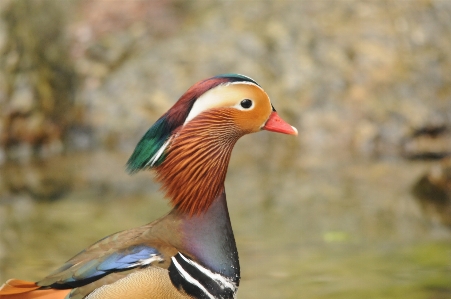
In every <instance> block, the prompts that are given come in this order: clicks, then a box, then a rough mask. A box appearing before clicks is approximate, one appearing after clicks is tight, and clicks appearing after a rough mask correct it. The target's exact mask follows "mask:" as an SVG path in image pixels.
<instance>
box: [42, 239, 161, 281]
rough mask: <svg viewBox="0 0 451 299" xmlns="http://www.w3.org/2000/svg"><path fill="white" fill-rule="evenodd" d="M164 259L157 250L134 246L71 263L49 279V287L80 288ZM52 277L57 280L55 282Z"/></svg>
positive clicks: (144, 246)
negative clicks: (114, 274)
mask: <svg viewBox="0 0 451 299" xmlns="http://www.w3.org/2000/svg"><path fill="white" fill-rule="evenodd" d="M162 259H163V257H162V255H161V253H160V252H159V251H158V250H157V249H155V248H153V247H149V246H146V245H134V246H131V247H128V248H125V249H122V250H120V251H115V252H112V253H110V254H106V255H103V256H102V257H100V258H97V259H92V260H88V261H84V262H81V263H76V264H72V263H71V261H69V262H68V263H66V264H64V265H63V266H62V267H61V268H59V269H58V270H56V271H55V272H54V273H52V274H51V275H50V276H49V277H48V279H50V280H53V282H51V283H50V284H48V286H50V287H53V288H57V289H62V288H63V289H64V288H74V287H79V286H83V285H86V284H88V283H90V282H93V281H95V280H97V279H99V278H101V277H103V276H105V275H108V274H109V273H112V272H119V271H124V270H127V269H132V268H136V267H141V266H146V265H149V264H150V263H151V262H153V261H161V260H162ZM52 277H53V278H57V279H56V280H54V279H52ZM40 285H43V286H45V285H46V284H45V280H44V281H42V282H40Z"/></svg>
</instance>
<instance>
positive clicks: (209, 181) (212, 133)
mask: <svg viewBox="0 0 451 299" xmlns="http://www.w3.org/2000/svg"><path fill="white" fill-rule="evenodd" d="M242 135H243V133H241V132H240V130H239V129H238V128H237V126H236V124H235V123H234V121H233V118H232V115H231V113H230V111H229V110H227V109H216V110H211V111H209V112H204V113H202V114H200V115H198V116H197V117H196V118H194V119H192V120H191V121H189V122H188V123H187V124H185V125H184V126H183V127H182V128H181V129H180V130H179V131H178V132H175V133H174V134H173V137H172V141H171V144H170V146H169V147H168V149H167V152H166V157H165V158H164V161H163V163H162V164H161V165H159V166H158V167H156V179H157V181H159V182H160V183H161V185H162V189H163V190H164V191H165V195H166V197H167V198H169V199H170V200H171V203H172V205H173V206H174V207H175V208H176V209H177V210H178V211H179V212H181V213H186V214H188V215H189V216H193V215H201V214H202V213H205V212H206V211H207V210H208V208H209V207H210V205H211V204H212V203H213V201H214V200H215V199H216V198H217V197H218V196H219V195H221V194H222V193H223V192H224V181H225V177H226V173H227V167H228V164H229V161H230V156H231V153H232V149H233V147H234V145H235V143H236V141H237V140H238V139H239V138H240V137H241V136H242Z"/></svg>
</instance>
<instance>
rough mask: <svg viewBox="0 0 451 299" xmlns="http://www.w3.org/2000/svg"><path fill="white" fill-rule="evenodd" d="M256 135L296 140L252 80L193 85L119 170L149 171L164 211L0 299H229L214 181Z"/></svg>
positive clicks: (224, 212)
mask: <svg viewBox="0 0 451 299" xmlns="http://www.w3.org/2000/svg"><path fill="white" fill-rule="evenodd" d="M262 130H266V131H272V132H277V133H283V134H288V135H297V134H298V132H297V130H296V128H295V127H293V126H291V125H290V124H288V123H287V122H286V121H284V120H283V119H282V118H281V117H280V116H279V114H278V113H277V112H276V110H275V109H274V106H273V105H272V104H271V101H270V98H269V96H268V94H267V93H266V92H265V91H264V90H263V88H262V87H261V86H260V85H259V84H258V83H257V82H255V81H254V80H253V79H251V78H249V77H247V76H244V75H240V74H222V75H218V76H214V77H211V78H208V79H205V80H202V81H200V82H197V83H196V84H194V85H193V86H192V87H190V88H189V89H188V90H187V91H186V92H185V93H184V94H183V95H182V96H181V97H180V98H179V99H178V101H177V102H175V104H174V105H173V106H172V107H171V108H170V109H169V110H168V111H167V112H166V113H165V114H163V115H162V116H161V117H160V118H159V119H158V120H157V121H156V122H155V124H153V125H152V126H151V127H150V129H149V130H148V131H147V132H146V133H145V134H144V136H143V137H142V138H141V140H140V141H139V142H138V144H137V146H136V148H135V150H134V151H133V153H132V155H131V157H130V158H129V160H128V161H127V164H126V168H127V171H128V172H129V173H131V174H134V173H136V172H138V171H142V170H151V169H152V170H154V171H155V180H156V181H157V182H158V183H159V184H160V185H161V190H162V192H163V193H164V195H165V198H167V199H168V200H169V202H170V205H171V206H172V209H171V211H170V212H169V213H168V214H167V215H165V216H163V217H162V218H160V219H157V220H155V221H153V222H151V223H149V224H146V225H143V226H141V227H137V228H132V229H128V230H124V231H121V232H117V233H115V234H112V235H110V236H107V237H105V238H103V239H101V240H99V241H98V242H96V243H94V244H93V245H91V246H89V247H87V248H86V249H84V250H83V251H81V252H80V253H78V254H77V255H75V256H74V257H73V258H71V259H69V260H68V261H67V262H66V263H64V264H63V265H62V266H61V267H60V268H58V269H57V270H55V271H54V272H53V273H51V274H49V275H48V276H47V277H45V278H43V279H42V280H40V281H37V282H31V281H24V280H19V279H10V280H8V281H6V282H5V283H4V284H3V285H2V286H1V288H0V299H19V298H21V299H31V298H39V299H63V298H64V299H82V298H86V299H119V298H121V299H122V298H133V299H152V298H158V299H194V298H196V299H216V298H221V299H229V298H236V294H237V290H238V286H239V284H240V264H239V259H238V251H237V246H236V243H235V238H234V234H233V230H232V225H231V222H230V217H229V212H228V208H227V201H226V193H225V188H224V182H225V178H226V173H227V168H228V164H229V160H230V157H231V153H232V149H233V147H234V145H235V143H236V142H237V140H238V139H239V138H241V137H242V136H244V135H247V134H251V133H256V132H259V131H262Z"/></svg>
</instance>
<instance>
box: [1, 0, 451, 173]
mask: <svg viewBox="0 0 451 299" xmlns="http://www.w3.org/2000/svg"><path fill="white" fill-rule="evenodd" d="M0 13H1V22H0V53H1V55H0V164H3V163H7V161H15V162H19V163H21V162H23V161H29V160H30V159H35V158H37V159H42V158H45V157H48V156H53V155H58V154H62V153H70V152H74V151H80V150H83V151H85V150H97V149H108V150H119V151H126V152H131V150H132V149H133V147H134V145H135V144H136V142H137V140H139V138H140V137H141V135H142V134H143V133H144V132H145V131H146V130H147V128H148V127H149V126H150V125H151V124H152V123H153V121H155V120H156V119H157V117H159V116H160V115H161V114H162V113H163V112H164V111H165V110H166V109H168V108H169V107H170V106H171V105H172V104H173V103H174V102H175V101H176V100H177V99H178V97H179V96H180V95H181V94H182V93H183V92H184V91H185V90H186V89H187V88H188V87H189V86H191V85H192V84H193V83H195V82H196V81H198V80H201V79H203V78H207V77H210V76H213V75H215V74H219V73H228V72H236V73H242V74H246V75H248V76H250V77H252V78H254V79H255V80H256V81H257V82H259V83H260V84H261V85H262V86H264V88H265V90H266V91H267V92H268V94H269V95H270V97H271V98H272V99H273V102H274V104H275V106H276V108H277V109H278V111H280V114H281V115H283V117H284V118H286V119H287V120H288V121H290V122H291V123H293V125H295V126H297V127H298V129H299V131H300V134H299V139H298V140H297V141H296V142H295V143H293V144H290V147H291V148H290V149H287V146H286V145H281V144H277V143H276V142H272V141H273V140H274V139H273V138H274V137H272V136H269V137H266V136H263V135H259V134H257V135H256V136H252V137H251V138H247V139H246V140H245V141H243V143H244V144H245V145H246V146H247V147H248V148H249V149H250V150H251V151H252V150H255V151H256V152H259V149H258V147H259V146H257V145H254V144H259V145H260V146H261V142H260V141H259V142H255V140H256V139H258V138H260V139H262V140H263V141H264V142H266V143H267V145H268V146H270V147H271V148H272V151H270V153H274V152H277V153H279V155H282V156H283V155H288V153H287V151H288V152H289V154H290V156H293V155H294V157H298V156H300V155H302V154H304V153H305V154H313V155H330V154H331V153H334V154H336V155H340V153H348V154H352V155H358V156H365V157H370V158H381V157H382V158H387V157H388V158H407V159H440V158H443V157H446V156H448V155H449V154H450V153H451V72H450V71H449V70H450V69H451V2H450V1H440V0H436V1H434V0H416V1H271V0H267V1H181V0H161V1H138V0H137V1H102V0H94V1H87V0H78V1H58V0H36V1H27V0H5V1H2V2H1V3H0ZM284 153H285V154H284ZM237 154H238V155H239V153H237Z"/></svg>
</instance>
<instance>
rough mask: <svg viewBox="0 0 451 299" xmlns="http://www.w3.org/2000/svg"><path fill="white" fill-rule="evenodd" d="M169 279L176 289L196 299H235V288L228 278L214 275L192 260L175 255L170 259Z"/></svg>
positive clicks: (179, 254) (217, 274)
mask: <svg viewBox="0 0 451 299" xmlns="http://www.w3.org/2000/svg"><path fill="white" fill-rule="evenodd" d="M168 270H169V277H170V278H171V281H172V284H173V285H174V286H175V287H176V288H177V289H179V290H180V289H181V288H182V289H183V290H184V291H185V292H186V293H187V294H188V295H190V296H193V297H194V298H198V299H217V298H218V299H232V298H235V294H236V290H237V286H236V284H235V283H234V282H232V281H231V280H230V279H229V278H227V277H225V276H222V275H220V274H219V273H214V272H212V271H211V270H209V269H207V268H205V267H203V266H201V265H199V264H198V263H196V262H194V261H193V260H191V259H189V258H187V257H185V256H183V255H182V254H181V253H178V254H176V255H175V256H174V257H172V259H171V265H170V266H169V269H168Z"/></svg>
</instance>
